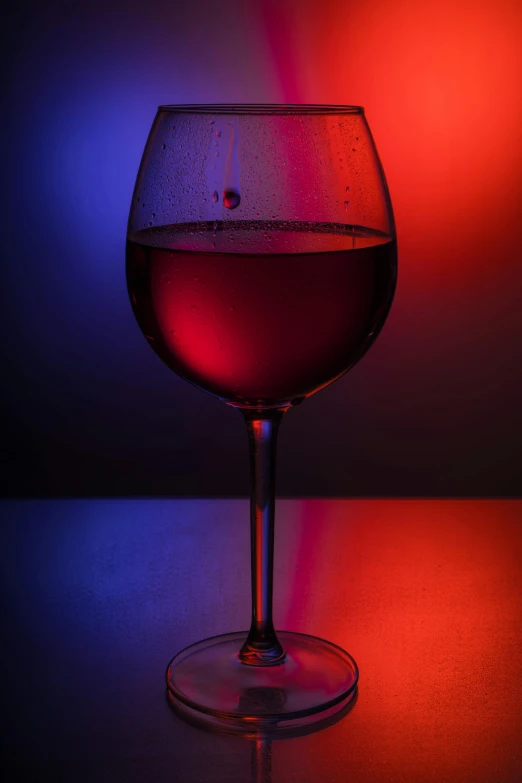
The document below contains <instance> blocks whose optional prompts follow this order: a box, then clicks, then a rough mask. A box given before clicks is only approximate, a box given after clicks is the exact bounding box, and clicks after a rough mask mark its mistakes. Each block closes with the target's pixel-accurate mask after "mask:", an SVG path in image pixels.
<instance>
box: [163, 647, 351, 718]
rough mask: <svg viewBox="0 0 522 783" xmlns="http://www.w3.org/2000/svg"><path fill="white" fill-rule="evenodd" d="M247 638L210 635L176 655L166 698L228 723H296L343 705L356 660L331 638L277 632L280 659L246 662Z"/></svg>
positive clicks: (168, 674)
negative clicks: (242, 654)
mask: <svg viewBox="0 0 522 783" xmlns="http://www.w3.org/2000/svg"><path fill="white" fill-rule="evenodd" d="M246 636H247V634H246V632H238V633H229V634H223V635H222V636H214V637H212V638H211V639H204V640H203V641H201V642H198V643H197V644H193V645H191V646H190V647H186V648H185V649H184V650H182V651H181V652H180V653H178V654H177V655H176V656H175V657H174V658H173V659H172V661H171V662H170V664H169V666H168V668H167V674H166V678H167V687H168V689H169V691H170V694H171V696H172V697H173V698H174V699H175V700H176V699H177V700H179V701H180V702H182V703H183V704H184V705H186V706H188V707H190V708H191V709H192V710H196V711H198V712H200V713H204V714H206V715H209V716H212V717H213V718H214V719H223V721H224V723H226V724H227V725H230V724H233V723H236V724H245V723H247V724H250V725H252V724H259V725H262V726H270V725H272V726H283V725H284V724H285V723H288V725H290V724H291V725H293V726H296V725H298V724H299V723H300V722H301V723H306V724H309V723H313V722H314V721H315V720H320V719H321V718H322V717H324V713H326V712H328V713H329V714H331V713H332V711H335V710H334V708H335V707H336V706H338V708H339V709H342V708H343V707H344V706H345V703H346V700H347V699H348V697H349V696H350V694H352V692H353V691H354V689H355V687H356V685H357V680H358V676H359V673H358V670H357V664H356V663H355V661H354V660H353V658H352V657H351V656H350V655H348V653H347V652H345V651H344V650H342V649H341V648H340V647H337V645H335V644H332V643H331V642H327V641H325V640H323V639H318V638H316V637H315V636H308V635H306V634H300V633H291V632H288V631H280V632H278V638H279V641H280V642H281V644H282V645H283V648H284V650H285V652H286V657H285V659H284V661H283V662H282V663H280V664H278V665H276V666H266V667H265V666H248V665H247V664H244V663H241V662H240V660H239V657H238V655H239V650H240V649H241V647H242V645H243V643H244V641H245V639H246Z"/></svg>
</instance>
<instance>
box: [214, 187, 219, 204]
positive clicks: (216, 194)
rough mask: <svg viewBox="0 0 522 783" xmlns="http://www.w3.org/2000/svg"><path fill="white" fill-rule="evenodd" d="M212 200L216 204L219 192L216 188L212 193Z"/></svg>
mask: <svg viewBox="0 0 522 783" xmlns="http://www.w3.org/2000/svg"><path fill="white" fill-rule="evenodd" d="M212 201H213V202H214V204H217V202H218V201H219V194H218V192H217V190H215V191H214V192H213V194H212Z"/></svg>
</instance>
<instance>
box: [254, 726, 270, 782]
mask: <svg viewBox="0 0 522 783" xmlns="http://www.w3.org/2000/svg"><path fill="white" fill-rule="evenodd" d="M251 783H272V740H270V739H268V738H267V737H259V739H255V740H254V741H253V742H252V757H251Z"/></svg>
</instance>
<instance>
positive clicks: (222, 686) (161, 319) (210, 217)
mask: <svg viewBox="0 0 522 783" xmlns="http://www.w3.org/2000/svg"><path fill="white" fill-rule="evenodd" d="M396 274H397V248H396V239H395V227H394V222H393V214H392V209H391V203H390V199H389V195H388V190H387V186H386V182H385V178H384V173H383V170H382V166H381V164H380V161H379V158H378V155H377V152H376V148H375V144H374V142H373V138H372V135H371V132H370V129H369V126H368V123H367V121H366V118H365V116H364V111H363V109H362V108H361V107H355V106H295V105H288V106H266V105H238V106H234V105H221V106H162V107H160V108H159V110H158V113H157V115H156V118H155V120H154V123H153V125H152V129H151V132H150V135H149V138H148V141H147V144H146V147H145V151H144V154H143V158H142V162H141V166H140V169H139V172H138V177H137V181H136V186H135V190H134V195H133V198H132V204H131V210H130V216H129V226H128V234H127V284H128V290H129V295H130V299H131V303H132V308H133V311H134V314H135V316H136V319H137V321H138V324H139V326H140V328H141V330H142V332H143V334H144V335H145V337H146V339H147V341H148V342H149V345H150V346H151V347H152V348H153V349H154V350H155V351H156V353H157V354H158V355H159V357H160V358H161V359H162V360H163V361H164V362H165V364H167V365H168V366H169V367H170V368H171V369H172V370H173V371H174V372H175V373H177V374H178V375H179V376H181V377H183V378H185V379H186V380H187V381H189V382H190V383H192V384H194V385H196V386H198V387H199V388H201V389H203V390H205V391H206V392H209V393H210V394H212V395H214V396H215V397H217V398H219V399H220V400H222V401H224V402H225V403H227V404H228V405H231V406H233V407H235V408H238V409H239V410H240V412H241V413H242V414H243V416H244V418H245V421H246V424H247V429H248V433H249V439H250V454H251V484H252V497H251V540H252V554H251V568H252V623H251V628H250V632H249V633H248V635H247V633H246V631H245V632H238V633H233V634H225V635H223V636H220V637H215V638H213V639H207V640H204V641H203V642H198V643H197V644H196V645H193V646H192V647H189V648H187V649H186V650H184V651H182V652H180V653H179V654H178V655H177V656H175V657H174V659H173V660H172V661H171V663H170V665H169V668H168V670H167V684H168V687H169V690H170V692H171V694H172V696H173V698H175V699H179V700H180V701H181V702H183V703H184V704H186V705H187V706H188V707H190V708H191V709H195V710H200V711H201V712H202V713H205V714H207V715H211V716H213V717H214V718H219V717H220V716H221V717H223V719H225V718H226V720H228V721H230V720H237V721H263V720H265V721H266V720H268V721H276V722H277V723H279V724H281V723H284V722H285V721H287V722H293V723H295V721H296V720H307V721H309V720H314V719H316V718H314V717H312V716H316V717H318V716H320V715H321V714H324V712H325V710H329V709H332V707H333V706H335V705H336V704H339V705H340V708H342V706H343V702H344V700H345V699H346V698H347V697H348V696H349V695H350V693H352V692H353V689H354V688H355V685H356V683H357V677H358V673H357V667H356V665H355V662H354V661H353V659H352V658H351V656H349V655H348V653H346V652H345V651H344V650H342V649H341V648H339V647H336V646H335V645H333V644H331V643H330V642H325V641H323V640H320V639H317V638H315V637H311V636H307V635H305V634H296V633H290V632H282V633H280V634H279V635H278V634H276V632H275V630H274V627H273V623H272V571H273V529H274V528H273V525H274V499H275V491H274V486H275V454H276V437H277V431H278V427H279V424H280V421H281V419H282V416H283V414H284V413H285V412H286V411H287V410H288V409H290V408H292V407H294V406H295V405H297V404H298V403H300V402H302V401H303V400H305V399H306V398H307V397H309V396H310V395H312V394H314V393H316V392H317V391H319V390H320V389H322V388H323V387H325V386H327V385H328V384H330V383H332V382H333V381H334V380H335V379H336V378H338V377H339V376H341V375H342V374H343V373H345V372H346V371H347V370H348V369H350V368H351V367H353V365H354V364H355V363H356V362H357V361H358V360H359V359H360V358H361V357H362V355H363V354H364V353H365V352H366V351H367V350H368V348H369V347H370V346H371V345H372V343H373V342H374V340H375V339H376V337H377V335H378V333H379V331H380V330H381V328H382V326H383V324H384V322H385V320H386V316H387V314H388V311H389V308H390V306H391V302H392V299H393V294H394V291H395V284H396Z"/></svg>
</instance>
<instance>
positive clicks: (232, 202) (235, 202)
mask: <svg viewBox="0 0 522 783" xmlns="http://www.w3.org/2000/svg"><path fill="white" fill-rule="evenodd" d="M240 201H241V195H240V194H239V192H238V191H237V190H224V191H223V204H224V205H225V206H226V208H227V209H235V208H236V207H238V206H239V203H240Z"/></svg>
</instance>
